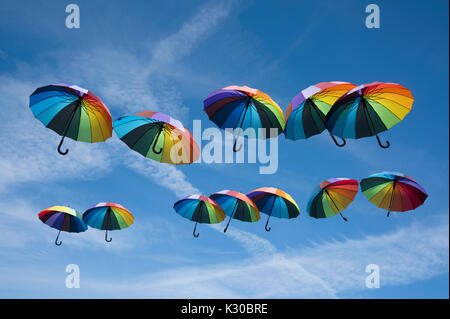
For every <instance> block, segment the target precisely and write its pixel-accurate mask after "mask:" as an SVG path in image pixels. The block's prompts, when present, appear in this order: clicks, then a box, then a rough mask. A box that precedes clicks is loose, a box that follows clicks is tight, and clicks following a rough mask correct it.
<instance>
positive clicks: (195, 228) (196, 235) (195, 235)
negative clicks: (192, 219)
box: [192, 222, 200, 238]
mask: <svg viewBox="0 0 450 319" xmlns="http://www.w3.org/2000/svg"><path fill="white" fill-rule="evenodd" d="M196 230H197V222H196V223H195V227H194V231H193V232H192V235H194V237H196V238H197V237H198V236H200V234H199V233H198V232H197V234H196V233H195V231H196Z"/></svg>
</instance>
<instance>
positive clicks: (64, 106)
mask: <svg viewBox="0 0 450 319" xmlns="http://www.w3.org/2000/svg"><path fill="white" fill-rule="evenodd" d="M30 108H31V111H32V112H33V114H34V117H36V118H37V119H38V120H39V121H41V122H42V124H44V125H45V127H48V128H50V129H52V130H53V131H55V132H56V133H58V134H59V135H61V136H62V139H61V141H60V142H59V145H58V152H59V153H60V154H61V155H66V154H67V153H68V152H69V150H65V151H61V146H62V143H63V141H64V138H65V137H66V136H67V137H70V138H71V139H73V140H75V141H82V142H88V143H96V142H104V141H106V140H107V139H108V138H110V137H111V135H112V123H111V114H110V113H109V110H108V108H107V107H106V106H105V105H104V104H103V103H102V101H101V100H100V98H98V97H97V96H95V95H94V94H92V93H91V92H90V91H88V90H86V89H83V88H81V87H79V86H76V85H71V86H69V85H66V84H52V85H47V86H44V87H41V88H39V89H37V90H36V91H34V92H33V94H31V96H30Z"/></svg>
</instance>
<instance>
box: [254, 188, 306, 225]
mask: <svg viewBox="0 0 450 319" xmlns="http://www.w3.org/2000/svg"><path fill="white" fill-rule="evenodd" d="M247 196H248V198H250V199H251V200H252V201H253V202H254V203H255V204H256V206H257V207H258V209H259V211H260V212H263V213H264V214H267V215H269V217H268V218H267V222H266V227H265V228H266V231H270V230H271V229H272V228H271V227H268V225H269V219H270V217H271V216H275V217H278V218H289V219H290V218H295V217H297V216H298V215H299V214H300V209H299V208H298V205H297V203H296V202H295V201H294V199H293V198H292V197H291V195H289V194H288V193H286V192H284V191H282V190H281V189H278V188H275V187H261V188H258V189H255V190H253V191H251V192H250V193H248V194H247Z"/></svg>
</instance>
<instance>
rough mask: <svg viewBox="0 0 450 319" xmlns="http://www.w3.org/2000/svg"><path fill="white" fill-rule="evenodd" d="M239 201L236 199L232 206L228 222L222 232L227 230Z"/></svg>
mask: <svg viewBox="0 0 450 319" xmlns="http://www.w3.org/2000/svg"><path fill="white" fill-rule="evenodd" d="M238 203H239V200H238V199H236V204H234V208H233V211H232V212H231V215H230V218H229V219H228V224H227V227H225V229H224V230H223V232H224V233H226V232H227V229H228V226H229V225H230V222H231V219H232V218H233V216H234V215H235V214H236V210H237V205H238Z"/></svg>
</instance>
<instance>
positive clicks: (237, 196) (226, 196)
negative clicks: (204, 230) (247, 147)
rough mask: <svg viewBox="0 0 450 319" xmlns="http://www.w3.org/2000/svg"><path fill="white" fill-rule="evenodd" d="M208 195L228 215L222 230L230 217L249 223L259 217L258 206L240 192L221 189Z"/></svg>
mask: <svg viewBox="0 0 450 319" xmlns="http://www.w3.org/2000/svg"><path fill="white" fill-rule="evenodd" d="M209 197H210V198H211V199H213V200H214V201H215V202H216V203H217V204H219V205H220V207H222V209H223V211H224V212H225V215H228V216H230V218H229V219H228V224H227V226H226V227H225V229H224V230H223V232H226V231H227V229H228V226H229V225H230V221H231V219H232V218H234V219H238V220H240V221H243V222H251V223H254V222H256V221H258V220H259V219H260V216H259V210H258V207H257V206H256V205H255V203H253V201H252V200H251V199H250V198H248V197H247V196H246V195H244V194H242V193H239V192H236V191H231V190H223V191H220V192H217V193H214V194H212V195H211V196H209Z"/></svg>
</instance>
